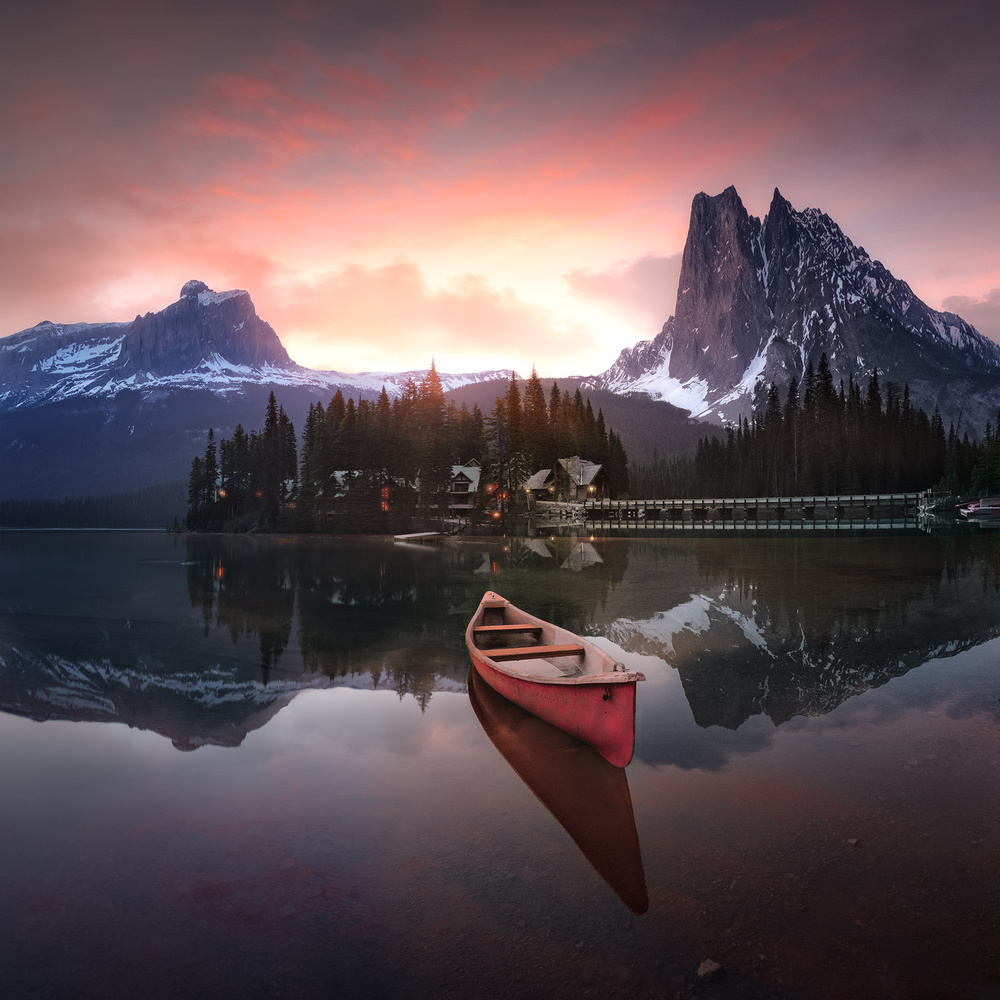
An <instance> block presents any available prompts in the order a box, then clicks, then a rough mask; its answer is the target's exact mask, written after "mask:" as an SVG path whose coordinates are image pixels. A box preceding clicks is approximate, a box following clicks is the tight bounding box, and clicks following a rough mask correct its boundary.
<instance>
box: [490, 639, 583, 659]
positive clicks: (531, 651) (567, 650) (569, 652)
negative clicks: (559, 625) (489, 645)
mask: <svg viewBox="0 0 1000 1000" xmlns="http://www.w3.org/2000/svg"><path fill="white" fill-rule="evenodd" d="M483 652H484V653H485V654H486V656H488V657H489V658H490V659H491V660H494V661H497V660H538V659H546V658H548V657H550V656H583V653H584V649H583V646H581V645H579V644H578V643H572V642H570V643H563V644H560V645H554V646H510V647H508V648H507V649H485V650H483Z"/></svg>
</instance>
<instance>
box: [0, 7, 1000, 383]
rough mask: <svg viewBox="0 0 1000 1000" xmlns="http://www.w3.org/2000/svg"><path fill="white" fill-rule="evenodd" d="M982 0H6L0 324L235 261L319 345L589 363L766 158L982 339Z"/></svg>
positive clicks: (752, 182) (993, 54)
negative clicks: (693, 222)
mask: <svg viewBox="0 0 1000 1000" xmlns="http://www.w3.org/2000/svg"><path fill="white" fill-rule="evenodd" d="M998 37H1000V4H997V3H996V2H995V0H968V2H964V0H949V2H948V3H944V2H941V0H935V2H925V0H879V2H875V3H873V2H871V0H864V2H854V0H794V2H785V0H758V2H754V3H748V2H746V0H716V2H713V0H691V2H688V0H658V2H648V3H647V2H642V0H637V2H633V0H618V2H610V0H596V2H595V0H569V2H565V3H564V2H548V0H489V2H485V0H484V2H480V3H475V2H463V0H439V2H433V0H426V2H425V0H413V2H407V0H367V2H365V3H360V2H355V0H351V2H342V0H326V2H324V0H274V2H268V0H238V2H237V0H197V2H192V3H185V2H177V0H159V2H158V0H139V2H136V0H129V2H120V0H78V2H72V0H53V2H48V0H33V2H32V3H30V4H27V3H24V4H19V5H17V9H16V11H15V5H13V4H7V5H5V8H4V13H3V14H2V15H0V78H2V79H0V87H2V94H3V100H2V101H0V334H9V333H13V332H15V331H17V330H20V329H22V328H24V327H27V326H31V325H33V324H35V323H37V322H39V321H41V320H43V319H51V320H53V321H56V322H76V321H82V320H86V321H98V320H129V319H131V318H133V316H135V314H136V313H140V312H147V311H149V310H157V309H161V308H163V306H165V305H167V304H168V303H169V302H172V301H174V300H175V299H176V298H177V297H178V293H179V291H180V287H181V285H182V284H183V283H184V282H185V281H186V280H188V279H189V278H199V279H201V280H203V281H205V282H207V283H208V284H209V285H210V286H211V287H212V288H215V289H216V290H223V289H227V288H245V289H247V290H248V291H249V292H250V293H251V295H252V297H253V299H254V302H255V304H256V306H257V311H258V313H259V314H260V315H261V316H262V317H263V318H264V319H266V320H268V321H269V322H270V323H271V325H272V326H274V327H275V329H276V330H277V331H278V333H279V335H280V336H281V338H282V340H283V341H284V343H285V346H286V347H287V348H288V350H289V353H290V354H291V355H292V357H293V358H294V359H295V360H296V361H299V362H300V363H302V364H306V365H309V366H311V367H314V368H332V369H337V370H340V371H348V372H350V371H359V370H365V369H368V370H370V369H375V370H378V369H383V370H385V369H388V370H400V369H406V368H422V367H426V366H427V364H428V363H429V362H430V359H431V357H432V356H433V357H434V358H435V359H436V361H437V364H438V367H439V368H440V369H441V370H444V371H466V370H472V369H481V368H487V367H488V368H493V367H514V368H516V369H517V370H518V371H519V372H521V373H522V374H527V373H528V372H529V371H530V369H531V366H532V364H535V365H537V368H538V371H539V373H540V374H543V375H567V374H574V373H576V374H591V373H596V372H600V371H603V370H604V369H605V368H607V367H608V366H609V365H610V364H611V363H612V362H613V361H614V359H615V357H616V356H617V353H618V351H619V350H620V349H621V348H622V347H625V346H630V345H631V344H633V343H634V342H635V341H636V340H638V339H642V338H648V337H651V336H652V335H654V334H655V333H656V332H657V331H658V330H659V328H660V326H661V325H662V323H663V321H664V320H665V319H666V318H667V316H668V315H670V314H671V313H672V312H673V307H674V301H675V297H676V290H677V272H678V268H679V255H680V252H681V250H682V249H683V245H684V238H685V235H686V232H687V223H688V217H689V212H690V206H691V199H692V197H693V196H694V195H695V194H696V193H697V192H698V191H706V192H708V193H709V194H717V193H718V192H720V191H721V190H723V189H724V188H725V187H726V186H728V185H729V184H735V185H736V188H737V190H738V191H739V192H740V194H741V196H742V198H743V201H744V204H745V205H746V206H747V208H748V209H749V210H750V212H751V213H752V214H755V215H762V214H763V213H764V212H765V211H766V210H767V206H768V204H769V202H770V199H771V194H772V191H773V189H774V188H775V186H777V187H779V188H780V189H781V192H782V194H784V195H785V197H787V198H788V199H789V200H790V201H791V202H792V204H793V205H794V206H795V207H796V208H800V209H801V208H805V207H806V206H814V207H817V208H820V209H822V210H823V211H825V212H827V213H828V214H829V215H831V216H832V217H833V218H834V219H835V220H836V221H837V222H838V223H839V224H840V225H841V227H842V228H843V229H844V231H845V232H846V233H847V234H848V235H849V236H850V237H851V238H852V239H853V240H854V241H855V242H856V243H859V244H861V245H863V246H864V247H865V248H866V249H867V250H868V252H869V253H870V254H871V255H872V256H873V257H876V258H878V259H880V260H881V261H882V262H883V263H884V264H885V265H886V266H887V267H888V268H889V269H890V270H891V271H892V272H893V273H894V274H896V275H897V277H900V278H903V279H904V280H906V281H908V282H909V283H910V285H911V286H912V287H913V289H914V291H915V292H916V293H917V295H919V296H920V297H921V298H923V299H924V300H925V301H926V302H928V303H929V304H930V305H932V306H934V307H936V308H942V307H944V308H950V309H953V310H955V311H958V312H959V313H960V314H962V315H963V316H965V317H966V318H967V319H968V320H970V321H971V322H973V323H974V324H976V325H977V326H978V327H979V329H980V330H981V331H982V332H984V333H986V334H988V335H990V336H993V337H994V338H995V339H998V340H1000V197H998V194H997V184H998V179H1000V113H998V109H1000V58H998V56H997V41H998Z"/></svg>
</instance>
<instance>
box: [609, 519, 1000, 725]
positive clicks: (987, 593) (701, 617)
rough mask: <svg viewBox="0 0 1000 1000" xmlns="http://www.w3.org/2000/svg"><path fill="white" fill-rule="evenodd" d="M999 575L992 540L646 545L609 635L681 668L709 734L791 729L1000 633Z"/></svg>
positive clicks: (637, 551)
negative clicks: (762, 723)
mask: <svg viewBox="0 0 1000 1000" xmlns="http://www.w3.org/2000/svg"><path fill="white" fill-rule="evenodd" d="M998 568H1000V547H998V543H997V540H995V539H983V538H974V539H970V538H961V537H957V538H946V539H940V540H921V542H920V544H915V543H914V542H911V541H908V540H906V539H889V538H881V539H801V540H786V539H777V540H775V539H745V540H739V541H733V540H725V541H721V542H717V541H716V540H714V539H705V540H698V542H696V543H692V542H690V541H687V540H685V541H684V542H683V543H682V544H678V545H671V544H669V543H667V544H662V543H661V544H658V545H647V546H643V545H641V544H640V545H634V546H633V547H632V550H631V558H630V563H629V570H628V574H627V578H626V580H625V581H624V582H623V584H622V587H621V588H619V591H618V594H619V595H621V596H622V598H624V599H625V600H627V601H628V602H629V607H627V608H626V607H623V606H622V602H621V600H618V599H616V597H617V595H615V596H613V597H611V598H610V599H609V601H608V606H607V607H606V609H605V615H606V617H605V618H604V619H603V620H598V622H597V624H596V629H597V631H599V632H600V633H601V634H604V635H607V636H608V637H609V638H611V639H613V640H614V641H615V642H617V643H618V644H619V645H621V646H623V647H624V648H625V649H626V650H629V651H632V652H637V653H643V654H649V655H655V656H659V657H661V658H663V659H664V660H666V661H667V662H668V663H670V664H671V665H672V666H674V667H676V669H677V671H678V673H679V675H680V677H681V680H682V683H683V686H684V691H685V693H686V696H687V699H688V702H689V703H690V706H691V710H692V712H693V715H694V718H695V721H696V722H697V723H698V724H699V725H700V726H712V725H715V726H724V727H726V728H728V729H736V728H737V727H739V726H740V725H741V724H742V723H743V722H745V721H746V720H747V719H748V718H750V717H751V716H754V715H759V714H763V715H766V716H767V717H769V718H770V719H771V721H772V722H774V723H775V725H779V724H781V723H783V722H786V721H788V720H789V719H791V718H793V717H794V716H797V715H821V714H824V713H827V712H829V711H831V710H832V709H833V708H835V707H837V706H838V705H839V704H841V703H842V702H843V701H845V700H846V699H848V698H850V697H851V696H852V695H854V694H858V693H860V692H862V691H865V690H867V689H869V688H873V687H879V686H881V685H882V684H885V683H886V682H887V681H888V680H890V679H891V678H893V677H896V676H899V675H901V674H904V673H906V672H907V671H909V670H911V669H912V668H913V667H916V666H919V665H920V664H922V663H925V662H926V661H927V660H929V659H932V658H934V657H944V656H950V655H953V654H955V653H957V652H959V651H961V650H963V649H968V648H970V647H972V646H976V645H979V644H981V643H983V642H985V641H987V640H988V639H991V638H993V637H994V636H997V635H1000V605H998V601H997V598H998V593H1000V573H998ZM633 574H634V575H635V576H636V577H638V578H639V579H642V580H646V581H648V584H647V586H646V587H645V588H643V587H641V586H640V585H639V584H638V582H637V581H633V579H632V577H633ZM626 595H627V597H626Z"/></svg>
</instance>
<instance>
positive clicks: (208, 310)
mask: <svg viewBox="0 0 1000 1000" xmlns="http://www.w3.org/2000/svg"><path fill="white" fill-rule="evenodd" d="M426 374H427V372H426V370H424V371H407V372H395V373H390V372H361V373H360V374H356V375H349V374H344V373H342V372H335V371H313V370H311V369H309V368H304V367H302V366H301V365H297V364H295V362H293V361H292V360H291V358H289V356H288V353H287V352H286V350H285V348H284V347H283V346H282V344H281V341H280V340H279V339H278V335H277V334H276V333H275V332H274V330H273V329H272V328H271V327H270V326H269V325H268V324H267V323H266V322H264V321H263V320H262V319H261V318H260V317H259V316H258V315H257V312H256V310H255V308H254V304H253V302H252V301H251V299H250V295H249V294H248V293H247V292H245V291H241V290H233V291H225V292H215V291H212V289H210V288H209V287H208V286H207V285H205V284H204V283H203V282H201V281H189V282H187V284H185V285H184V287H183V288H182V289H181V295H180V298H179V299H178V300H177V301H176V302H173V303H171V304H170V305H168V306H167V307H166V308H165V309H162V310H161V311H159V312H155V313H146V315H145V316H137V317H136V318H135V319H134V320H133V321H132V322H131V323H76V324H72V325H61V324H58V323H50V322H44V323H39V324H38V325H37V326H34V327H32V328H31V329H29V330H22V331H21V332H20V333H15V334H13V335H11V336H9V337H4V338H2V339H0V499H26V498H41V497H46V498H56V499H60V498H62V497H66V496H70V497H79V496H86V495H94V496H99V495H106V494H111V493H129V492H132V491H134V490H136V489H140V488H143V487H147V486H152V485H156V484H160V483H164V482H171V481H177V480H181V479H184V478H186V476H187V474H188V471H189V470H190V467H191V459H192V457H193V456H194V455H196V454H198V453H199V452H200V451H201V450H203V449H204V447H205V437H206V434H207V432H208V428H213V429H214V430H215V432H216V434H217V435H219V436H226V437H228V436H230V435H231V434H232V432H233V430H234V429H235V427H236V425H237V424H242V425H243V426H244V427H245V428H247V429H250V428H255V427H259V426H261V424H262V423H263V419H264V410H265V406H266V403H267V397H268V395H269V393H271V392H272V391H273V392H274V393H275V396H276V397H277V399H278V400H279V402H280V403H281V405H282V406H283V407H284V409H285V411H286V412H287V413H288V415H289V417H290V418H291V419H292V421H293V423H294V424H295V426H296V427H297V428H299V427H301V426H302V422H303V421H304V419H305V415H306V412H307V411H308V408H309V405H310V404H311V403H317V402H321V403H323V404H324V405H326V404H327V403H329V401H330V399H331V397H332V396H333V395H334V394H335V393H336V392H337V390H340V391H342V392H343V394H344V395H345V396H353V397H354V398H355V399H361V398H365V399H375V398H376V397H377V396H378V394H379V393H380V392H381V390H382V387H383V386H384V387H385V389H386V392H388V393H389V395H390V397H395V396H398V395H400V394H401V393H402V391H403V389H404V387H405V386H406V384H407V382H408V381H409V380H410V379H411V378H412V379H413V380H414V381H415V382H419V381H420V380H421V379H423V377H424V376H425V375H426ZM438 374H439V375H440V378H441V383H442V385H443V387H444V389H445V391H446V392H450V391H453V390H454V389H456V388H458V387H460V386H467V385H469V384H471V383H479V382H492V381H494V380H497V379H503V380H505V381H506V380H507V379H508V378H509V377H510V373H509V372H507V371H489V372H477V373H472V374H447V373H440V372H439V373H438ZM179 513H183V511H180V512H179Z"/></svg>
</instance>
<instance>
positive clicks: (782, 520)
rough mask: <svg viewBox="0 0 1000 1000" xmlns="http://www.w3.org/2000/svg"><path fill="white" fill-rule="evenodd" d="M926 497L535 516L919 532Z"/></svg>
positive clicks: (592, 508)
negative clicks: (923, 501) (922, 507)
mask: <svg viewBox="0 0 1000 1000" xmlns="http://www.w3.org/2000/svg"><path fill="white" fill-rule="evenodd" d="M922 498H923V495H922V494H920V493H864V494H851V495H849V496H802V497H716V498H707V497H703V498H699V499H696V500H588V501H584V502H580V503H560V502H558V501H546V500H542V501H539V502H538V503H536V504H535V515H536V517H537V518H538V519H539V520H540V521H543V522H546V523H552V524H556V525H557V524H560V523H562V524H569V523H577V524H579V523H583V524H584V525H586V526H587V527H588V528H596V529H600V530H602V531H605V530H609V531H612V532H614V531H617V530H622V531H627V532H628V533H629V534H631V533H632V532H635V531H660V532H674V531H677V532H695V531H708V532H748V531H758V532H760V531H764V532H768V533H770V532H816V531H831V532H832V531H917V530H919V529H920V512H921V501H922Z"/></svg>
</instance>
